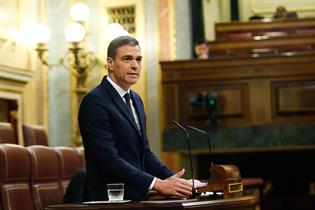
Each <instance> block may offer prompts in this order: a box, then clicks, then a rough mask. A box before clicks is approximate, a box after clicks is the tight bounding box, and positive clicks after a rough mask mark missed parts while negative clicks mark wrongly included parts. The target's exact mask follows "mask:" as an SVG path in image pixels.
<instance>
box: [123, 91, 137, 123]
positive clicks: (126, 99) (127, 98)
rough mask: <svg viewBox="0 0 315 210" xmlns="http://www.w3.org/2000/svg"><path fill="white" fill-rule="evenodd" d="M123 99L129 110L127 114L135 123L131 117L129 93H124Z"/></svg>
mask: <svg viewBox="0 0 315 210" xmlns="http://www.w3.org/2000/svg"><path fill="white" fill-rule="evenodd" d="M124 98H125V101H126V105H127V107H128V110H129V114H131V117H132V119H133V121H134V122H136V121H135V117H134V116H133V112H132V109H131V104H130V95H129V93H126V94H125V95H124Z"/></svg>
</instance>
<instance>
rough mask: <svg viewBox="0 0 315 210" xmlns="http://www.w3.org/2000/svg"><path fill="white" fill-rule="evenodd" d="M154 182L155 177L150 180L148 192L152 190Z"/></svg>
mask: <svg viewBox="0 0 315 210" xmlns="http://www.w3.org/2000/svg"><path fill="white" fill-rule="evenodd" d="M155 182H156V177H154V179H153V180H152V182H151V184H150V186H149V191H150V190H152V188H153V186H154V184H155Z"/></svg>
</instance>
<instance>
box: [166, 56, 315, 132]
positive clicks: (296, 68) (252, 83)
mask: <svg viewBox="0 0 315 210" xmlns="http://www.w3.org/2000/svg"><path fill="white" fill-rule="evenodd" d="M161 66H162V82H163V96H164V98H163V100H164V110H165V113H166V117H165V127H173V125H172V122H171V121H172V120H173V119H175V120H179V121H181V122H183V123H184V124H195V125H198V126H205V127H207V126H209V123H208V124H207V122H206V121H207V116H208V115H209V113H208V111H207V109H205V108H200V107H197V108H196V107H193V106H192V105H191V103H190V97H191V96H193V95H196V94H198V93H209V92H210V91H216V92H218V94H219V97H218V98H219V106H218V113H219V114H218V116H219V118H220V124H219V126H239V125H244V126H252V125H266V124H277V123H292V122H315V99H314V96H315V54H314V53H310V54H305V55H294V56H270V57H261V58H250V57H249V58H230V59H212V60H205V61H200V60H183V61H169V62H161Z"/></svg>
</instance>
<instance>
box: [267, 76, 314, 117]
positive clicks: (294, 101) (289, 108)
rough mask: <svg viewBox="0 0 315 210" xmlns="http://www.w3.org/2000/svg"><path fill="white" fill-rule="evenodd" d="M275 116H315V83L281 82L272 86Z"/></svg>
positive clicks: (301, 81) (299, 81) (300, 81)
mask: <svg viewBox="0 0 315 210" xmlns="http://www.w3.org/2000/svg"><path fill="white" fill-rule="evenodd" d="M272 89H273V92H274V100H275V103H274V107H273V109H274V113H275V117H277V116H286V115H291V116H299V115H307V116H309V115H314V114H315V81H307V80H306V81H303V80H298V81H281V82H276V83H274V84H272Z"/></svg>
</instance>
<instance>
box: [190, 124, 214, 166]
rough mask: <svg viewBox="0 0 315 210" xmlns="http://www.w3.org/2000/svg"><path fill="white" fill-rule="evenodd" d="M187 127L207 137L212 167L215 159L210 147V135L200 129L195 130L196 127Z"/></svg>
mask: <svg viewBox="0 0 315 210" xmlns="http://www.w3.org/2000/svg"><path fill="white" fill-rule="evenodd" d="M187 127H188V128H190V129H192V130H195V131H197V132H199V133H202V134H204V135H206V136H207V140H208V149H209V150H208V152H209V161H210V166H211V167H212V166H213V157H212V152H211V145H210V137H209V134H208V133H207V132H206V131H203V130H200V129H198V128H195V127H193V126H190V125H188V126H187Z"/></svg>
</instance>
